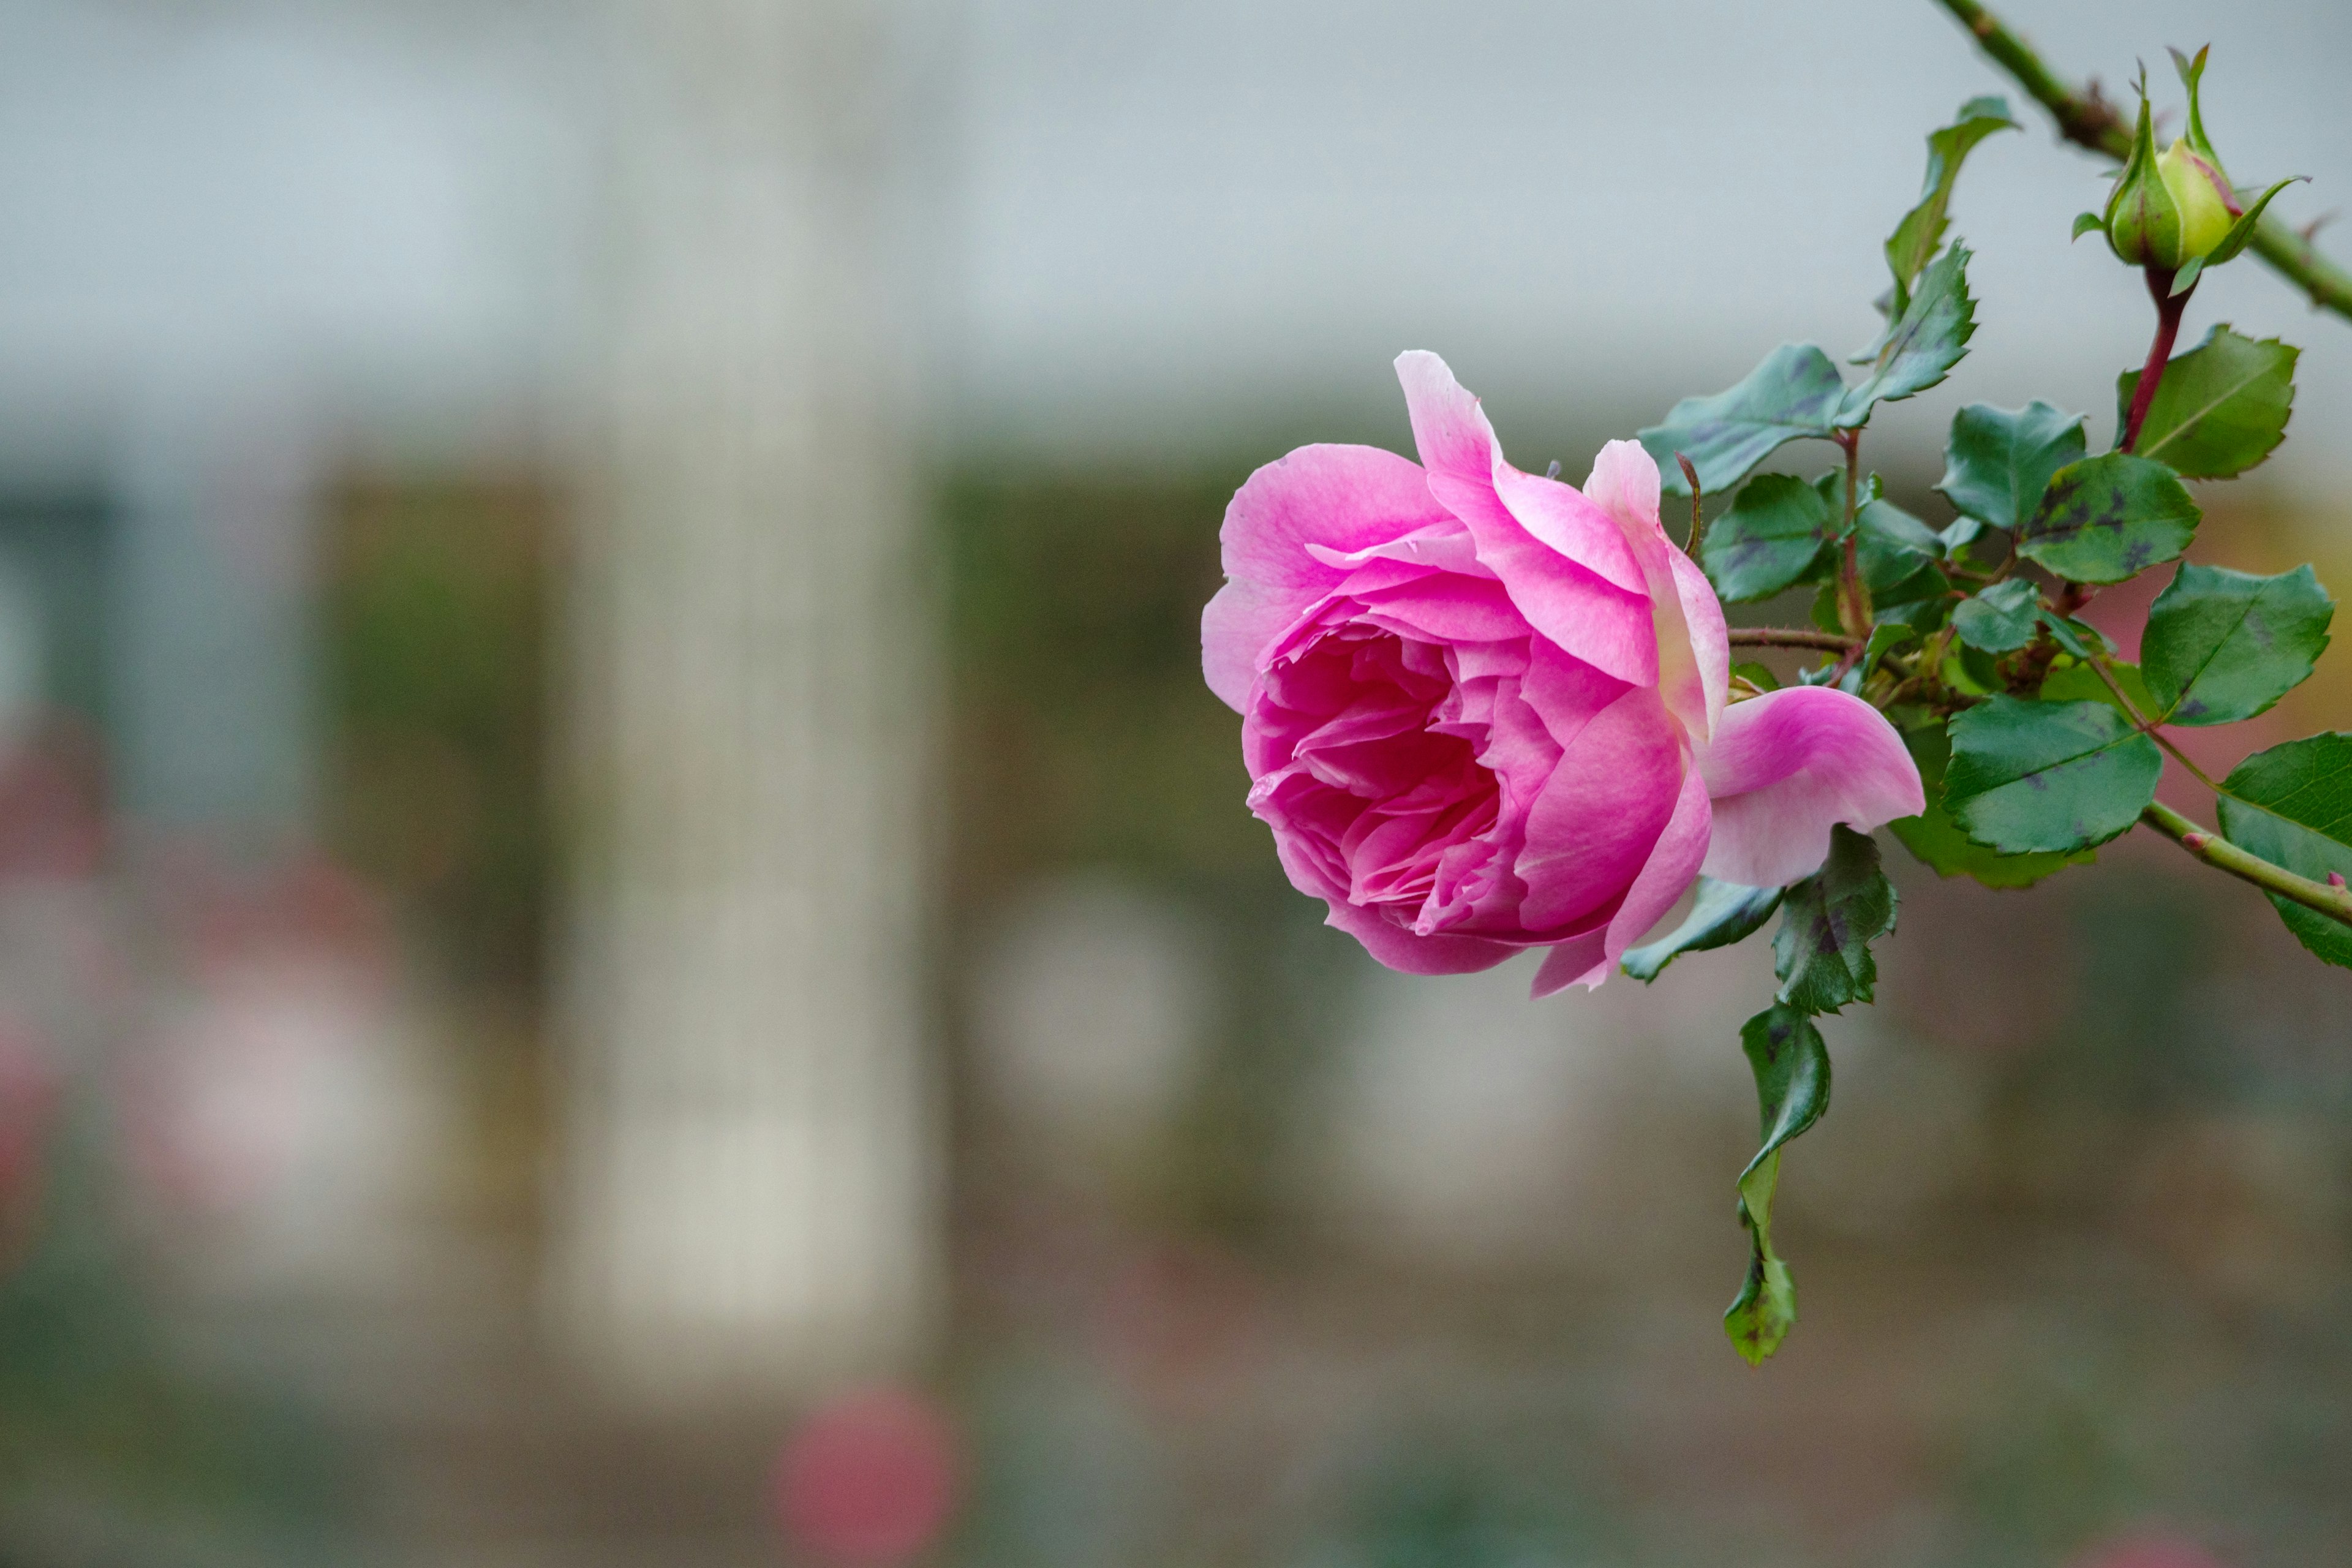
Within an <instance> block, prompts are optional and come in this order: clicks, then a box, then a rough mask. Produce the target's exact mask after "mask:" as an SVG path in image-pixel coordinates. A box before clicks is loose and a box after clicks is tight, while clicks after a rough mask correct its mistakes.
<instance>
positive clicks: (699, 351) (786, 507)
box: [557, 0, 942, 1397]
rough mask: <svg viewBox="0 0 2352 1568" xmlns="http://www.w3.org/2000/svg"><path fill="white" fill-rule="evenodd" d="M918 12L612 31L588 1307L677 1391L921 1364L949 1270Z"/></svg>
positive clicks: (635, 1375)
mask: <svg viewBox="0 0 2352 1568" xmlns="http://www.w3.org/2000/svg"><path fill="white" fill-rule="evenodd" d="M890 22H891V12H890V8H889V7H887V6H877V5H864V4H856V3H854V0H809V3H803V4H792V5H780V4H775V3H773V0H690V3H685V4H680V3H677V0H625V3H624V4H621V5H616V6H615V7H614V9H613V11H612V13H611V23H612V26H613V35H612V37H611V40H610V42H611V47H612V60H613V65H614V98H613V100H612V108H611V110H610V115H609V119H608V122H607V127H606V130H607V135H608V137H609V142H608V145H609V150H610V163H609V167H608V169H607V171H606V174H607V177H608V179H609V182H610V183H609V185H608V186H607V195H606V206H605V217H606V220H607V221H608V223H609V225H610V232H609V234H608V236H607V237H606V241H607V248H606V263H607V268H608V272H607V281H608V284H609V290H610V291H609V294H608V296H607V297H606V298H605V299H604V300H603V301H602V303H601V308H600V310H599V312H598V318H597V319H598V322H599V330H600V337H601V342H600V343H599V345H598V350H599V352H598V355H597V360H596V363H598V365H599V367H600V368H599V370H598V372H597V374H598V377H599V387H600V398H601V405H600V407H599V409H598V410H597V416H598V427H599V429H600V440H599V447H600V450H599V452H598V454H597V456H596V458H594V459H593V463H592V468H593V489H592V493H591V496H590V498H589V501H588V506H587V509H586V518H585V521H584V532H583V536H582V539H581V548H580V550H579V552H578V568H577V577H576V581H575V589H576V597H575V600H574V608H575V616H576V626H575V629H574V637H573V639H572V648H571V651H572V658H574V660H575V665H574V668H575V685H574V691H575V702H576V707H575V709H574V719H575V721H576V740H577V750H576V762H577V767H578V774H577V778H578V784H579V793H578V805H579V808H580V816H579V819H578V822H577V826H578V827H579V829H580V836H581V837H580V842H581V844H582V846H583V849H582V854H583V864H582V868H581V878H582V879H581V882H580V885H579V887H578V889H577V896H576V899H575V901H574V904H573V908H572V920H573V921H574V931H575V937H576V940H575V943H574V946H573V948H572V952H571V954H570V958H569V994H568V998H567V1000H568V1005H569V1012H570V1030H569V1033H570V1035H571V1037H572V1042H573V1046H574V1053H575V1054H574V1056H573V1058H572V1064H571V1067H572V1070H571V1077H570V1094H571V1110H570V1115H569V1121H570V1126H571V1132H572V1135H571V1138H570V1140H569V1148H568V1151H567V1175H566V1178H565V1181H564V1184H563V1186H562V1193H561V1196H560V1199H559V1214H558V1215H557V1221H558V1228H559V1235H560V1243H561V1249H562V1263H561V1265H560V1268H559V1270H558V1275H557V1279H558V1282H559V1284H558V1289H559V1308H560V1310H561V1313H562V1317H563V1319H564V1320H565V1321H567V1322H568V1323H569V1324H570V1325H571V1327H572V1330H573V1331H574V1332H575V1333H576V1335H577V1336H578V1337H579V1339H580V1341H581V1342H582V1343H583V1345H584V1346H585V1347H586V1348H588V1349H589V1350H591V1351H592V1352H593V1359H594V1361H595V1363H597V1364H598V1365H599V1366H600V1367H603V1368H605V1369H608V1370H610V1371H613V1372H614V1373H617V1374H619V1377H620V1379H621V1380H622V1381H623V1382H624V1383H627V1382H632V1381H634V1382H635V1384H637V1385H638V1386H640V1387H642V1388H644V1389H646V1390H647V1391H650V1392H658V1393H660V1394H663V1395H664V1396H666V1397H677V1396H680V1395H685V1396H688V1397H693V1396H696V1395H699V1394H725V1395H728V1396H740V1395H744V1394H751V1395H759V1394H776V1393H779V1392H789V1391H792V1390H793V1389H795V1388H798V1387H801V1386H804V1385H805V1384H807V1383H808V1382H810V1381H811V1380H813V1379H817V1378H821V1377H823V1376H825V1375H827V1374H828V1373H840V1372H843V1371H849V1370H871V1369H873V1368H875V1367H877V1366H887V1365H890V1364H892V1363H897V1362H900V1361H903V1360H904V1359H905V1358H907V1357H908V1355H910V1354H911V1353H913V1352H916V1351H917V1350H919V1347H920V1345H921V1343H922V1342H923V1338H924V1334H925V1331H926V1329H927V1327H928V1325H929V1321H930V1319H931V1313H932V1307H933V1301H934V1297H935V1291H936V1285H937V1279H936V1276H937V1273H938V1270H939V1268H940V1264H941V1261H942V1260H941V1258H940V1255H939V1237H938V1233H937V1215H936V1211H935V1205H934V1203H933V1199H932V1191H931V1173H932V1167H933V1163H934V1162H933V1149H932V1118H931V1108H930V1092H929V1083H928V1079H927V1074H926V1070H925V1065H924V1060H923V1053H922V1033H923V1021H922V1017H921V1007H920V1005H919V1004H920V996H921V992H922V986H921V983H920V980H919V975H920V973H921V955H920V935H921V931H920V912H921V902H920V899H919V872H920V865H919V842H920V837H921V836H920V832H919V828H920V825H921V820H922V804H921V803H922V801H923V799H924V798H925V795H924V791H923V787H922V784H921V781H920V779H919V770H920V768H921V766H922V763H923V750H924V748H923V742H922V736H923V730H924V724H923V717H922V715H923V709H922V705H921V702H920V671H921V667H922V662H923V648H924V647H925V642H926V637H927V608H928V606H927V605H926V602H925V595H924V594H923V592H922V588H921V584H922V581H923V578H922V576H921V574H919V573H918V572H917V571H916V570H915V569H914V568H915V563H916V559H917V551H918V545H919V542H918V539H917V535H916V521H917V512H916V496H915V493H914V491H913V489H912V488H911V487H912V479H911V474H910V470H909V465H908V462H907V461H906V458H905V453H906V435H907V431H906V424H905V421H906V414H907V410H906V406H905V396H906V388H905V386H904V384H903V380H902V376H903V358H902V350H903V343H902V342H901V340H900V337H899V334H900V332H901V331H902V330H903V329H902V327H901V322H902V321H903V319H904V318H903V311H904V308H905V301H904V300H902V299H900V298H898V297H897V295H896V293H895V291H894V289H893V287H892V280H893V279H896V278H898V277H899V276H901V273H900V269H899V266H898V258H897V257H896V256H895V255H894V254H892V253H891V252H890V251H889V250H888V249H887V241H888V237H889V230H890V223H891V211H892V209H891V205H890V203H891V197H892V192H893V190H894V189H895V188H896V183H897V182H896V174H897V171H898V169H899V168H900V167H901V161H902V158H903V142H901V141H900V139H899V138H900V132H901V125H902V122H901V121H899V119H898V116H897V115H896V114H895V113H894V108H895V107H896V105H897V97H898V80H897V75H896V71H897V63H898V62H897V58H896V55H895V52H894V47H893V37H892V32H891V28H890Z"/></svg>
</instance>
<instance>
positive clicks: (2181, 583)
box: [2140, 562, 2336, 724]
mask: <svg viewBox="0 0 2352 1568" xmlns="http://www.w3.org/2000/svg"><path fill="white" fill-rule="evenodd" d="M2335 614H2336V604H2335V601H2333V600H2331V599H2330V598H2328V596H2327V590H2326V589H2325V588H2323V587H2321V586H2320V585H2319V579H2318V577H2317V576H2315V574H2313V572H2312V570H2311V568H2310V567H2308V566H2298V567H2296V568H2295V569H2294V571H2292V572H2282V573H2280V574H2278V575H2277V576H2275V577H2257V576H2254V575H2252V574H2249V573H2245V572H2232V571H2231V570H2230V569H2229V568H2227V567H2224V566H2198V565H2194V564H2191V563H2186V562H2184V563H2182V564H2181V567H2180V570H2179V572H2177V573H2175V574H2173V578H2172V582H2171V584H2170V585H2169V586H2168V587H2167V588H2166V589H2165V590H2164V592H2163V593H2161V594H2159V595H2157V597H2156V603H2155V604H2154V605H2151V606H2150V607H2149V609H2148V612H2147V638H2146V640H2145V642H2144V643H2143V644H2142V645H2141V650H2140V653H2141V657H2140V668H2141V670H2142V672H2143V673H2144V674H2145V675H2146V677H2147V689H2148V696H2149V698H2150V699H2151V700H2153V701H2154V702H2155V704H2156V706H2155V708H2154V709H2153V710H2150V712H2149V715H2148V716H2149V717H2150V718H2152V719H2156V720H2158V721H2160V722H2163V723H2167V724H2227V723H2231V722H2232V721H2236V720H2240V719H2251V718H2252V717H2253V716H2254V715H2255V714H2257V713H2261V712H2263V711H2265V710H2268V709H2269V707H2270V706H2271V704H2273V703H2274V702H2276V701H2277V700H2279V699H2280V698H2282V697H2284V696H2285V695H2286V694H2287V693H2288V692H2290V691H2292V690H2294V689H2295V688H2296V687H2297V686H2300V685H2301V684H2303V681H2304V680H2305V678H2306V677H2308V676H2309V675H2310V674H2311V670H2312V666H2313V663H2314V661H2315V660H2316V659H2317V658H2319V655H2320V653H2321V651H2322V650H2323V649H2325V648H2326V647H2327V624H2328V622H2329V621H2330V620H2331V619H2332V618H2333V617H2334V616H2335Z"/></svg>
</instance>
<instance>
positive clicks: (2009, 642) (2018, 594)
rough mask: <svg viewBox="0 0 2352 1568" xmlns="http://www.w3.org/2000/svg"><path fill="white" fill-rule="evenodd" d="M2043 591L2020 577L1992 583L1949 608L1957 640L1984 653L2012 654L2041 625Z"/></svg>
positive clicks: (2030, 637)
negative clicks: (1951, 609) (1980, 649)
mask: <svg viewBox="0 0 2352 1568" xmlns="http://www.w3.org/2000/svg"><path fill="white" fill-rule="evenodd" d="M2041 608H2042V590H2041V589H2040V588H2038V587H2036V586H2034V584H2032V582H2031V581H2029V580H2028V579H2026V578H2023V577H2011V578H2007V579H2005V580H2004V581H2001V582H1999V583H1995V584H1992V585H1991V586H1990V587H1989V588H1986V589H1984V590H1982V591H1981V592H1979V593H1978V594H1977V595H1975V596H1974V597H1972V598H1968V599H1963V600H1961V601H1960V603H1959V605H1958V606H1957V607H1956V608H1954V609H1953V611H1952V626H1954V628H1955V629H1957V630H1958V633H1959V637H1960V640H1961V641H1962V642H1964V643H1966V644H1968V645H1969V647H1973V648H1982V649H1983V650H1984V651H1985V652H1987V653H2015V652H2016V651H2017V650H2018V649H2019V648H2021V647H2024V646H2025V645H2026V644H2027V643H2030V642H2032V640H2033V634H2034V632H2035V630H2036V629H2037V628H2038V627H2039V626H2040V625H2041V620H2040V615H2039V612H2040V610H2041Z"/></svg>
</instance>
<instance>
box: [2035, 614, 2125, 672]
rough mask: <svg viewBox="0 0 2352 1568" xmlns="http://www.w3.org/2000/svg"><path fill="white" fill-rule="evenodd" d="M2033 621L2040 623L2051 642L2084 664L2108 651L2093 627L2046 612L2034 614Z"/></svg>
mask: <svg viewBox="0 0 2352 1568" xmlns="http://www.w3.org/2000/svg"><path fill="white" fill-rule="evenodd" d="M2034 619H2036V620H2038V621H2040V622H2041V623H2042V630H2044V631H2046V632H2048V633H2049V634H2050V640H2051V641H2053V642H2054V643H2056V644H2057V645H2058V646H2059V647H2061V648H2063V649H2064V650H2065V651H2066V652H2067V653H2068V654H2070V655H2072V656H2073V657H2074V658H2078V659H2081V660H2082V661H2083V662H2084V663H2085V664H2087V663H2089V662H2090V660H2091V657H2092V656H2093V655H2094V654H2100V653H2105V652H2108V651H2109V649H2108V646H2107V639H2106V638H2105V637H2101V636H2100V635H2099V632H2098V628H2097V627H2095V626H2088V625H2085V624H2084V622H2081V621H2078V620H2074V619H2073V618H2072V617H2070V616H2060V615H2053V614H2052V613H2051V612H2050V611H2048V610H2040V611H2037V612H2035V615H2034Z"/></svg>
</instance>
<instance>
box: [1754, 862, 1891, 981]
mask: <svg viewBox="0 0 2352 1568" xmlns="http://www.w3.org/2000/svg"><path fill="white" fill-rule="evenodd" d="M1894 929H1895V884H1894V883H1892V882H1890V881H1888V880H1887V879H1886V873H1885V871H1884V870H1883V869H1881V868H1880V867H1879V863H1878V846H1877V844H1876V843H1875V842H1874V841H1873V840H1872V838H1871V837H1870V835H1868V834H1867V833H1856V832H1855V831H1854V830H1853V829H1852V828H1850V827H1847V826H1844V825H1843V824H1842V823H1841V824H1840V825H1838V826H1835V827H1832V828H1831V829H1830V855H1829V858H1828V859H1827V860H1826V861H1824V862H1823V863H1822V868H1821V869H1820V870H1818V871H1816V872H1814V873H1813V874H1812V875H1811V876H1810V877H1808V878H1806V879H1804V880H1803V881H1801V882H1799V883H1798V884H1797V885H1796V886H1795V887H1793V888H1790V889H1789V896H1788V898H1787V900H1785V901H1784V902H1783V903H1782V905H1781V912H1780V931H1778V932H1776V933H1775V934H1774V935H1773V938H1772V970H1773V973H1776V974H1778V975H1779V976H1780V1001H1782V1002H1785V1003H1787V1004H1788V1005H1790V1006H1791V1007H1801V1008H1802V1009H1804V1011H1806V1012H1808V1013H1834V1012H1836V1011H1837V1010H1838V1009H1839V1008H1841V1007H1843V1006H1844V1005H1846V1004H1847V1003H1849V1002H1867V1001H1869V1000H1870V999H1871V988H1872V987H1873V986H1874V984H1876V983H1877V980H1878V966H1877V963H1876V961H1875V960H1874V959H1873V958H1872V957H1871V956H1870V944H1871V943H1872V942H1875V941H1876V940H1877V939H1878V938H1880V937H1882V936H1885V934H1886V933H1887V932H1888V931H1893V930H1894Z"/></svg>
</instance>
